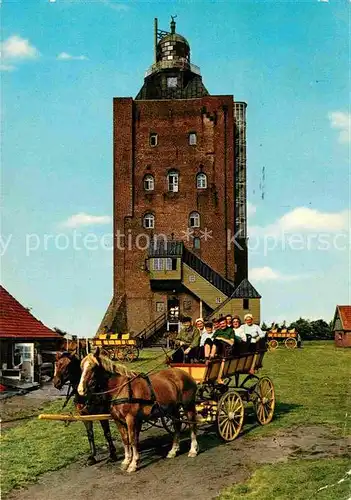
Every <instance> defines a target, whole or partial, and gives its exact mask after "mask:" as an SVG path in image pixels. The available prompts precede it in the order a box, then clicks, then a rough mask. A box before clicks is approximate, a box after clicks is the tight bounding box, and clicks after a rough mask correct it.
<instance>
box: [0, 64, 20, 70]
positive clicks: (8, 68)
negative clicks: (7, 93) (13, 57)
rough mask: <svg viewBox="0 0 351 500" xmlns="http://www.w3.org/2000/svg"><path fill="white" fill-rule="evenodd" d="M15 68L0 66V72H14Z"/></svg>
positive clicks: (5, 65) (6, 65) (7, 65)
mask: <svg viewBox="0 0 351 500" xmlns="http://www.w3.org/2000/svg"><path fill="white" fill-rule="evenodd" d="M15 69H16V68H15V66H12V65H11V64H0V71H14V70H15Z"/></svg>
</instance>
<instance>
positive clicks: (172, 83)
mask: <svg viewBox="0 0 351 500" xmlns="http://www.w3.org/2000/svg"><path fill="white" fill-rule="evenodd" d="M177 84H178V78H177V77H176V76H169V77H168V78H167V87H168V88H169V89H174V88H176V87H177Z"/></svg>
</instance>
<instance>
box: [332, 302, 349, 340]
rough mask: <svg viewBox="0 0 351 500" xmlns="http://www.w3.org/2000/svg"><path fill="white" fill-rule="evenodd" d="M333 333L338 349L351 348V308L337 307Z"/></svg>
mask: <svg viewBox="0 0 351 500" xmlns="http://www.w3.org/2000/svg"><path fill="white" fill-rule="evenodd" d="M332 331H333V332H334V338H335V345H336V347H351V306H336V310H335V314H334V320H333V326H332Z"/></svg>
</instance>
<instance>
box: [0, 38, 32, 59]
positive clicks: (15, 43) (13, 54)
mask: <svg viewBox="0 0 351 500" xmlns="http://www.w3.org/2000/svg"><path fill="white" fill-rule="evenodd" d="M39 56H40V53H39V51H38V49H36V48H35V47H34V45H31V44H30V42H29V40H26V39H25V38H21V37H20V36H18V35H12V36H10V37H9V38H8V39H7V40H5V41H4V42H2V43H1V58H2V59H6V60H8V59H11V60H14V59H35V58H37V57H39Z"/></svg>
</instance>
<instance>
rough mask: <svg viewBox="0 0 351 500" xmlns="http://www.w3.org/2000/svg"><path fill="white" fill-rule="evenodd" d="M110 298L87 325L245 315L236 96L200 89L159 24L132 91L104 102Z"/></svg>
mask: <svg viewBox="0 0 351 500" xmlns="http://www.w3.org/2000/svg"><path fill="white" fill-rule="evenodd" d="M113 105H114V106H113V125H114V133H113V159H114V160H113V161H114V183H113V185H114V235H115V240H114V281H113V283H114V294H113V298H112V300H111V303H110V305H109V307H108V310H107V312H106V314H105V316H104V318H103V321H102V323H101V325H100V327H99V330H98V332H99V333H101V332H103V331H106V330H109V331H113V332H131V333H132V334H133V335H135V336H140V337H142V338H143V339H153V338H155V337H156V336H157V335H160V332H161V334H162V333H163V332H164V331H166V330H172V329H176V328H178V323H179V319H180V317H181V316H192V317H198V316H199V315H201V316H204V317H211V315H212V316H213V315H216V316H218V315H219V314H226V313H236V314H244V313H245V312H248V311H250V312H251V313H253V314H254V317H255V320H256V321H259V320H260V295H259V294H258V292H257V291H256V290H255V289H254V288H253V287H252V285H251V284H250V283H249V282H248V280H247V274H248V263H247V246H246V104H245V103H243V102H235V101H234V98H233V96H232V95H210V94H209V92H208V90H207V89H206V87H205V85H204V83H203V81H202V77H201V73H200V69H199V68H198V67H197V66H195V65H194V64H192V63H191V59H190V46H189V43H188V41H187V40H186V39H185V38H184V37H183V36H181V35H179V34H178V33H176V23H175V21H174V18H172V21H171V24H170V31H169V32H166V31H161V30H159V29H158V27H157V19H155V62H154V64H153V65H152V66H151V67H150V68H149V70H148V71H147V72H146V75H145V79H144V84H143V86H142V88H141V89H140V91H139V93H138V95H137V96H136V98H135V99H133V98H131V97H123V98H122V97H117V98H114V103H113Z"/></svg>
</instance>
